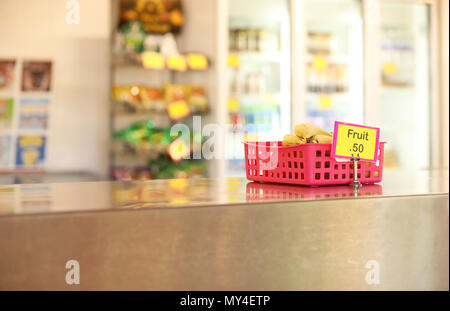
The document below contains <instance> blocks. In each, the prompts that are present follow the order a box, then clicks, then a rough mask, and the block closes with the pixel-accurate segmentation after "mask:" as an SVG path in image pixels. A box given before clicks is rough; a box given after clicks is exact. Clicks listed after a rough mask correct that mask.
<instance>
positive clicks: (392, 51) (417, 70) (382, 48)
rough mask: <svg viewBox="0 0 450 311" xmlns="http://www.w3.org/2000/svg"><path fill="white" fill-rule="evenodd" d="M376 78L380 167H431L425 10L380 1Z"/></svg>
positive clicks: (408, 3)
mask: <svg viewBox="0 0 450 311" xmlns="http://www.w3.org/2000/svg"><path fill="white" fill-rule="evenodd" d="M379 12H380V14H379V21H380V22H379V31H380V41H381V42H380V43H379V47H378V49H379V53H380V65H379V68H378V74H379V79H380V84H381V87H380V97H379V106H378V107H377V110H378V111H376V114H377V115H378V118H379V126H380V127H381V129H382V135H383V139H384V140H386V141H387V142H388V144H386V150H385V166H386V167H387V168H389V167H392V168H398V169H402V170H413V169H424V168H428V167H429V166H430V155H431V124H430V117H431V115H430V113H431V106H432V105H431V77H430V72H431V69H430V68H431V66H430V43H431V41H430V40H431V37H430V5H429V4H427V3H421V2H414V1H381V2H380V6H379Z"/></svg>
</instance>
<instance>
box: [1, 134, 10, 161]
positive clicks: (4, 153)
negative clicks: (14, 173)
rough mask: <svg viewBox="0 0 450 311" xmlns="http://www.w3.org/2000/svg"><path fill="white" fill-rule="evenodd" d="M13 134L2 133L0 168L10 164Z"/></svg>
mask: <svg viewBox="0 0 450 311" xmlns="http://www.w3.org/2000/svg"><path fill="white" fill-rule="evenodd" d="M10 154H11V135H0V168H4V167H8V166H9V165H10V161H9V159H10Z"/></svg>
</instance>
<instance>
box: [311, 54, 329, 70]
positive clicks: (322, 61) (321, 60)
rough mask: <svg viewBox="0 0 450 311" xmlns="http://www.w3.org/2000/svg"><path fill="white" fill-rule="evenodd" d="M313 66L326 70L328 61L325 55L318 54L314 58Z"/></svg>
mask: <svg viewBox="0 0 450 311" xmlns="http://www.w3.org/2000/svg"><path fill="white" fill-rule="evenodd" d="M313 66H314V68H316V69H318V70H325V69H326V68H327V67H328V61H327V59H326V58H325V57H323V56H316V57H314V60H313Z"/></svg>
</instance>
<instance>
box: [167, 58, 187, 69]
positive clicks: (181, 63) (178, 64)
mask: <svg viewBox="0 0 450 311" xmlns="http://www.w3.org/2000/svg"><path fill="white" fill-rule="evenodd" d="M167 68H169V69H171V70H176V71H186V70H187V63H186V58H185V57H184V56H182V55H171V56H168V57H167Z"/></svg>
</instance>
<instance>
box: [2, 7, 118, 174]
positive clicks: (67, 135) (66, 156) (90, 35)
mask: <svg viewBox="0 0 450 311" xmlns="http://www.w3.org/2000/svg"><path fill="white" fill-rule="evenodd" d="M79 3H80V24H79V25H74V24H73V25H69V24H66V22H65V14H66V11H67V9H66V8H65V4H66V0H1V1H0V58H6V57H7V58H15V59H18V60H22V59H50V60H52V61H53V72H52V74H53V77H52V78H53V79H52V92H51V94H50V97H51V108H50V116H49V130H48V147H47V148H48V149H47V152H48V153H47V162H46V169H47V170H49V171H89V172H93V173H97V174H101V175H105V176H106V174H107V172H108V143H109V142H108V141H109V125H108V124H109V83H110V82H109V79H110V73H109V70H110V68H109V67H110V57H109V50H110V49H109V47H110V30H109V27H110V1H109V0H95V1H92V0H79ZM17 72H18V71H17ZM19 78H20V76H18V77H16V79H19ZM15 95H16V101H17V100H18V99H19V98H20V96H21V95H22V94H21V93H20V92H19V90H18V87H17V88H16V92H15Z"/></svg>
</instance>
